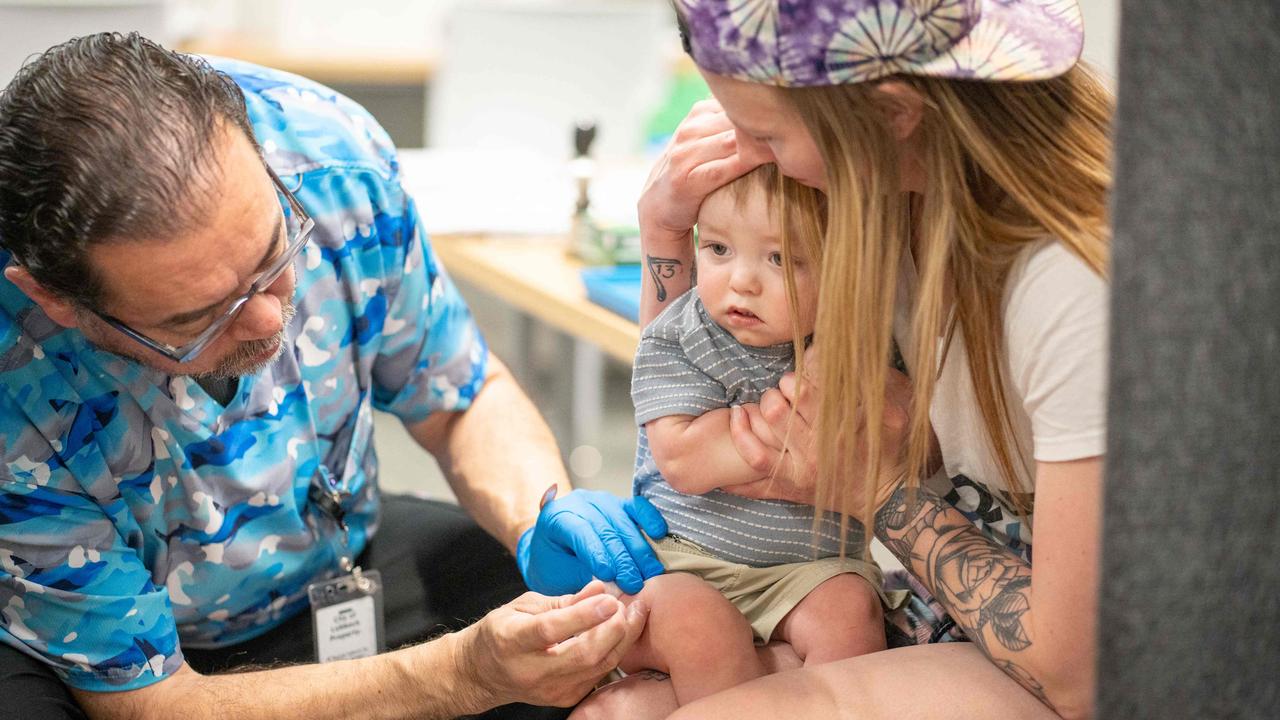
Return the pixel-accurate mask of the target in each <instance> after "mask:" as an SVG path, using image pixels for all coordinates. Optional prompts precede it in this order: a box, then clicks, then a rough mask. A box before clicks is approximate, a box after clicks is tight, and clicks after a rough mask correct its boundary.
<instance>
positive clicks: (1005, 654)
mask: <svg viewBox="0 0 1280 720" xmlns="http://www.w3.org/2000/svg"><path fill="white" fill-rule="evenodd" d="M875 533H876V537H878V538H879V539H880V541H881V542H882V543H884V545H885V547H886V548H888V550H889V551H890V552H891V553H893V555H894V556H895V557H897V558H898V559H899V560H900V561H901V562H902V563H903V565H904V566H906V567H907V568H908V570H909V571H910V572H911V573H912V574H913V575H914V576H915V577H916V578H918V579H919V580H920V581H921V582H922V583H923V584H924V585H925V587H926V588H928V589H929V591H930V592H931V593H932V594H933V596H934V597H935V598H936V599H937V600H938V601H939V602H941V603H942V605H943V606H944V607H945V608H946V609H947V612H948V613H949V614H950V615H951V617H952V619H953V620H955V622H956V624H957V625H959V626H960V627H961V628H962V629H963V630H964V632H965V635H966V636H967V637H968V638H969V639H970V640H971V641H973V643H974V644H975V645H977V646H978V647H979V648H981V649H982V651H983V652H984V653H986V655H987V656H988V657H989V658H990V659H991V661H992V663H994V664H995V665H996V666H997V667H999V668H1000V669H1001V670H1003V671H1004V672H1005V673H1006V674H1007V675H1009V677H1011V678H1013V679H1014V680H1016V681H1017V682H1018V683H1019V684H1021V685H1022V687H1024V688H1026V690H1027V691H1028V692H1030V693H1031V694H1033V695H1034V696H1035V697H1036V698H1038V699H1039V700H1040V701H1041V702H1043V703H1045V704H1046V705H1047V706H1049V707H1050V708H1052V709H1054V710H1055V712H1058V713H1059V714H1061V715H1062V716H1063V717H1087V716H1088V715H1089V713H1090V712H1091V703H1092V697H1091V683H1090V682H1088V681H1087V679H1086V680H1084V681H1080V678H1088V677H1091V676H1090V675H1089V674H1088V673H1086V672H1083V670H1082V669H1081V668H1079V667H1075V668H1074V669H1073V667H1072V666H1073V665H1074V664H1075V662H1074V661H1075V659H1073V658H1063V657H1059V656H1058V653H1055V652H1054V648H1053V647H1052V643H1051V642H1041V640H1042V638H1040V637H1037V633H1036V631H1035V628H1036V622H1035V620H1036V616H1035V612H1036V605H1035V604H1034V603H1033V601H1032V600H1033V598H1032V592H1031V591H1032V583H1031V566H1030V565H1029V564H1028V563H1027V562H1025V561H1024V560H1023V559H1022V558H1021V557H1019V556H1018V555H1016V554H1015V553H1013V552H1012V551H1010V550H1009V549H1007V548H1005V547H1004V546H1003V545H1001V544H999V543H998V542H996V541H995V540H993V539H991V538H989V537H987V536H986V535H984V534H983V533H982V531H981V530H980V529H978V527H977V526H975V525H974V524H973V523H972V522H970V521H969V520H968V518H966V517H965V516H964V515H962V514H961V513H960V512H959V511H958V510H956V509H955V508H954V507H952V506H951V505H950V503H947V502H946V501H945V500H943V499H942V498H940V497H938V496H937V495H936V494H934V493H933V492H931V491H930V490H928V489H927V488H923V487H921V488H916V489H914V490H909V489H907V488H905V487H903V486H901V485H899V486H898V487H897V488H896V489H895V490H894V491H893V493H892V495H891V496H890V497H889V498H888V500H887V501H885V502H884V503H883V504H881V506H880V509H879V510H878V512H877V513H876V527H875ZM1085 662H1092V658H1091V657H1090V658H1086V659H1085Z"/></svg>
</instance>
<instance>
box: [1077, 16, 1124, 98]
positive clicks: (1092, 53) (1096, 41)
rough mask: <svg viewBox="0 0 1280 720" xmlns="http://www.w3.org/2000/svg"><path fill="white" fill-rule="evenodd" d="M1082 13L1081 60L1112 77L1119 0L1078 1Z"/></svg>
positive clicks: (1118, 26)
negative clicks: (1082, 46) (1082, 44)
mask: <svg viewBox="0 0 1280 720" xmlns="http://www.w3.org/2000/svg"><path fill="white" fill-rule="evenodd" d="M1080 12H1082V13H1083V14H1084V59H1085V60H1086V61H1088V62H1089V63H1091V64H1092V65H1093V66H1094V67H1096V68H1097V69H1099V70H1101V71H1102V72H1103V73H1104V74H1105V75H1106V76H1107V77H1108V78H1111V79H1112V81H1113V82H1112V87H1113V88H1114V87H1115V84H1114V80H1115V77H1116V57H1117V52H1118V50H1119V43H1120V0H1080Z"/></svg>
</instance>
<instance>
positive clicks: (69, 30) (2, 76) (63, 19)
mask: <svg viewBox="0 0 1280 720" xmlns="http://www.w3.org/2000/svg"><path fill="white" fill-rule="evenodd" d="M108 30H121V31H126V30H137V31H139V32H141V33H142V34H144V35H146V36H147V37H150V38H153V39H156V40H159V41H161V42H163V41H165V40H166V39H167V36H166V32H165V3H164V0H96V1H94V0H83V1H77V0H0V87H3V86H5V85H7V84H9V79H10V78H12V77H13V75H14V73H16V72H17V71H18V68H20V67H21V66H22V63H23V61H25V60H26V59H27V58H28V57H30V56H31V55H34V54H37V53H41V52H44V51H45V50H47V49H49V48H50V47H52V46H53V45H57V44H58V43H61V42H63V41H66V40H70V39H71V38H73V37H76V36H79V35H88V34H91V33H95V32H102V31H108Z"/></svg>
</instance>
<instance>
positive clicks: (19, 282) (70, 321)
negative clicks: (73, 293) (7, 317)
mask: <svg viewBox="0 0 1280 720" xmlns="http://www.w3.org/2000/svg"><path fill="white" fill-rule="evenodd" d="M4 276H5V278H6V279H7V280H8V281H9V282H11V283H13V284H14V285H16V286H17V287H18V289H19V290H21V291H22V292H23V293H24V294H25V295H26V296H27V297H29V298H31V300H32V301H33V302H35V304H37V305H39V306H40V309H41V310H43V311H44V314H45V315H48V316H49V319H50V320H52V321H54V322H55V323H57V324H59V325H61V326H62V327H65V328H73V327H77V326H79V324H80V323H79V321H78V320H77V319H76V308H75V306H74V305H72V304H71V302H70V301H68V300H66V299H64V298H62V297H60V296H58V295H55V294H54V293H52V292H50V291H49V290H48V289H46V288H45V286H43V285H41V284H40V282H39V281H38V280H36V279H35V278H34V277H32V276H31V273H30V272H28V271H27V269H26V268H24V267H22V266H21V265H10V266H9V267H7V268H5V269H4Z"/></svg>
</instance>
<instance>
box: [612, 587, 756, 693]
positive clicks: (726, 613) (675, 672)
mask: <svg viewBox="0 0 1280 720" xmlns="http://www.w3.org/2000/svg"><path fill="white" fill-rule="evenodd" d="M639 597H641V598H643V599H644V601H645V604H647V605H648V606H649V622H648V625H646V626H645V630H644V634H643V635H641V636H640V639H639V640H638V641H637V642H636V644H635V645H634V646H633V647H632V649H631V651H630V652H629V653H627V656H626V657H624V658H623V659H622V664H621V667H622V669H623V670H624V671H626V672H634V671H636V670H641V669H646V668H647V669H652V670H661V671H662V672H665V673H667V674H668V675H670V676H671V682H672V686H673V687H674V688H675V692H676V700H677V701H678V702H679V703H680V704H681V705H684V704H686V703H690V702H693V701H694V700H697V699H698V698H701V697H705V696H707V695H711V694H712V693H716V692H719V691H721V690H724V689H727V688H731V687H733V686H734V685H737V684H739V683H744V682H747V681H748V680H754V679H755V678H758V677H761V676H763V675H764V666H763V665H762V664H761V662H760V659H759V657H758V656H757V655H756V651H755V646H754V643H753V642H752V636H751V626H750V625H748V624H747V620H746V618H744V617H743V616H742V613H740V612H738V609H737V608H735V607H734V606H733V605H731V604H730V603H729V601H728V600H726V599H725V598H724V596H723V595H721V594H720V593H719V592H718V591H717V590H716V589H715V588H713V587H711V586H710V585H708V584H707V583H705V582H703V581H702V580H701V579H699V578H697V577H695V576H693V575H690V574H688V573H669V574H666V575H659V576H658V577H655V578H651V579H650V580H648V581H646V582H645V585H644V590H642V591H641V592H640V595H639Z"/></svg>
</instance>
